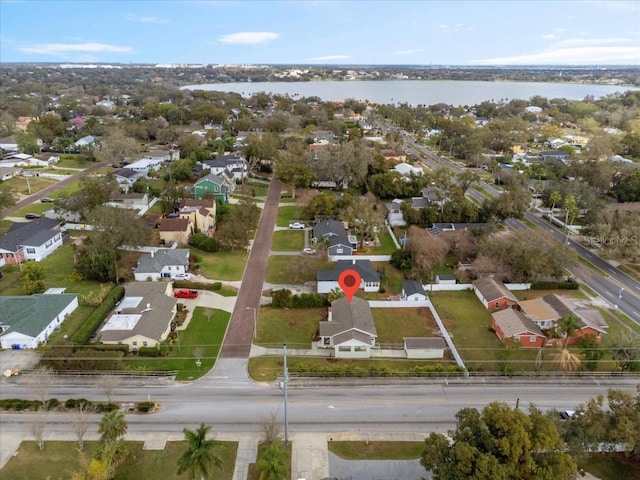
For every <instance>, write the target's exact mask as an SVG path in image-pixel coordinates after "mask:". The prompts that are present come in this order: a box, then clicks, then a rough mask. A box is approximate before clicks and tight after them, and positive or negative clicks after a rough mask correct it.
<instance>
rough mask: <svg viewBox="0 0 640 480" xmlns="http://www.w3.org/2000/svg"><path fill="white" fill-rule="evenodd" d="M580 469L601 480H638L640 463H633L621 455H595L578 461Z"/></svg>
mask: <svg viewBox="0 0 640 480" xmlns="http://www.w3.org/2000/svg"><path fill="white" fill-rule="evenodd" d="M578 467H579V468H581V469H583V470H585V471H586V472H589V473H591V474H592V475H594V476H596V477H597V478H599V479H600V480H637V479H638V478H640V462H633V461H632V460H631V459H628V458H625V456H624V454H621V453H609V454H605V453H594V454H591V455H589V456H588V457H587V458H585V459H582V460H580V461H578Z"/></svg>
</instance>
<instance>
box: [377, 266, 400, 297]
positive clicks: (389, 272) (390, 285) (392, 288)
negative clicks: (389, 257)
mask: <svg viewBox="0 0 640 480" xmlns="http://www.w3.org/2000/svg"><path fill="white" fill-rule="evenodd" d="M372 265H373V269H374V270H380V271H384V274H383V275H382V278H381V282H380V284H381V285H382V287H383V288H384V293H386V294H394V293H395V294H399V293H402V282H404V280H405V278H404V274H403V273H402V272H401V271H400V270H398V269H397V268H395V267H392V266H391V265H389V264H388V263H386V262H372Z"/></svg>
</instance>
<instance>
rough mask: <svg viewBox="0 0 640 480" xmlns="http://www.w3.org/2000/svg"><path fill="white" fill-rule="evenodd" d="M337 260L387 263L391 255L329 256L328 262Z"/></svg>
mask: <svg viewBox="0 0 640 480" xmlns="http://www.w3.org/2000/svg"><path fill="white" fill-rule="evenodd" d="M338 260H369V261H371V262H388V261H389V260H391V255H329V261H330V262H337V261H338Z"/></svg>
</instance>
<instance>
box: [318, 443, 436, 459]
mask: <svg viewBox="0 0 640 480" xmlns="http://www.w3.org/2000/svg"><path fill="white" fill-rule="evenodd" d="M423 450H424V442H378V441H376V442H368V444H367V443H365V442H337V441H333V442H329V451H330V452H331V453H333V454H334V455H337V456H338V457H340V458H343V459H345V460H414V459H416V458H420V457H421V456H422V452H423Z"/></svg>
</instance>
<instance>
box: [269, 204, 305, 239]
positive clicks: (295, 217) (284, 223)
mask: <svg viewBox="0 0 640 480" xmlns="http://www.w3.org/2000/svg"><path fill="white" fill-rule="evenodd" d="M306 220H307V217H306V216H305V213H304V207H300V206H297V205H286V206H284V207H280V208H278V219H277V220H276V226H278V227H288V226H289V224H290V223H291V222H305V221H306ZM301 248H302V247H301Z"/></svg>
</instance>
